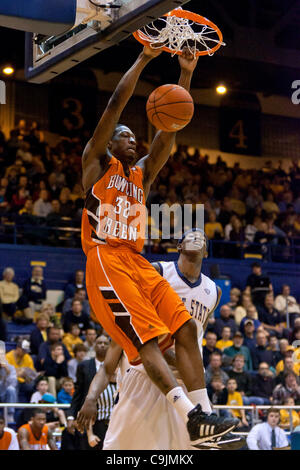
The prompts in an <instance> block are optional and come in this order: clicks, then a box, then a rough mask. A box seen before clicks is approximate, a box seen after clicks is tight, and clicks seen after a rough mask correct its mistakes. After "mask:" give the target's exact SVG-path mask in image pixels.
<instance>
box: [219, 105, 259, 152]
mask: <svg viewBox="0 0 300 470" xmlns="http://www.w3.org/2000/svg"><path fill="white" fill-rule="evenodd" d="M260 116H261V113H260V111H259V110H253V109H241V108H231V107H221V108H220V127H219V129H220V150H221V151H223V152H228V153H239V154H243V155H258V156H259V155H261V119H260Z"/></svg>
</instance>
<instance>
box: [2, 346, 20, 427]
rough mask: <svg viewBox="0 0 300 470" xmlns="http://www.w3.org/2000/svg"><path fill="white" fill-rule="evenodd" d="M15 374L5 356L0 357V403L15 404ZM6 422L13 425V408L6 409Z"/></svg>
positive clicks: (16, 383)
mask: <svg viewBox="0 0 300 470" xmlns="http://www.w3.org/2000/svg"><path fill="white" fill-rule="evenodd" d="M17 387H18V381H17V374H16V369H15V368H14V367H13V366H12V365H10V364H9V363H8V362H7V360H6V358H5V356H4V355H3V357H2V356H1V357H0V402H1V403H17V401H18V400H17V396H18V392H17ZM7 411H8V415H7V422H8V423H14V412H15V410H14V408H8V410H7Z"/></svg>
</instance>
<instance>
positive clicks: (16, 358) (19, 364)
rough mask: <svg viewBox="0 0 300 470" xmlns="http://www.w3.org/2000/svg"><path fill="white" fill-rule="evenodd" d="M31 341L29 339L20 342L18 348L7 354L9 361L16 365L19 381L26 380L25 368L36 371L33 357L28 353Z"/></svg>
mask: <svg viewBox="0 0 300 470" xmlns="http://www.w3.org/2000/svg"><path fill="white" fill-rule="evenodd" d="M29 345H30V343H29V342H28V341H27V340H22V341H20V342H18V344H17V346H16V349H12V350H11V351H9V352H8V353H7V354H6V359H7V362H8V363H9V364H10V365H11V366H14V367H15V369H16V372H17V377H18V381H19V382H20V383H23V382H25V378H24V372H23V370H22V369H23V368H25V367H26V368H28V369H32V370H33V371H34V372H35V368H34V364H33V360H32V357H31V356H30V355H29V354H28V352H29Z"/></svg>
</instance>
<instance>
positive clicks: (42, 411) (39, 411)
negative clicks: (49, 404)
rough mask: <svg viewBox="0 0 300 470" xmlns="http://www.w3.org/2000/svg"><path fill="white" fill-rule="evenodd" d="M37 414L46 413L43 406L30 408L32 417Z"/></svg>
mask: <svg viewBox="0 0 300 470" xmlns="http://www.w3.org/2000/svg"><path fill="white" fill-rule="evenodd" d="M39 414H43V415H46V414H47V413H46V410H44V409H43V408H34V409H33V410H32V417H34V416H36V415H39Z"/></svg>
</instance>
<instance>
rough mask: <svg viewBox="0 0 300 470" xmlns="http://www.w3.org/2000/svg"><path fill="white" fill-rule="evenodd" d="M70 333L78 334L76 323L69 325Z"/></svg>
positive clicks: (78, 329)
mask: <svg viewBox="0 0 300 470" xmlns="http://www.w3.org/2000/svg"><path fill="white" fill-rule="evenodd" d="M70 333H71V334H72V335H73V336H79V335H80V328H79V326H78V325H72V326H71V329H70Z"/></svg>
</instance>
